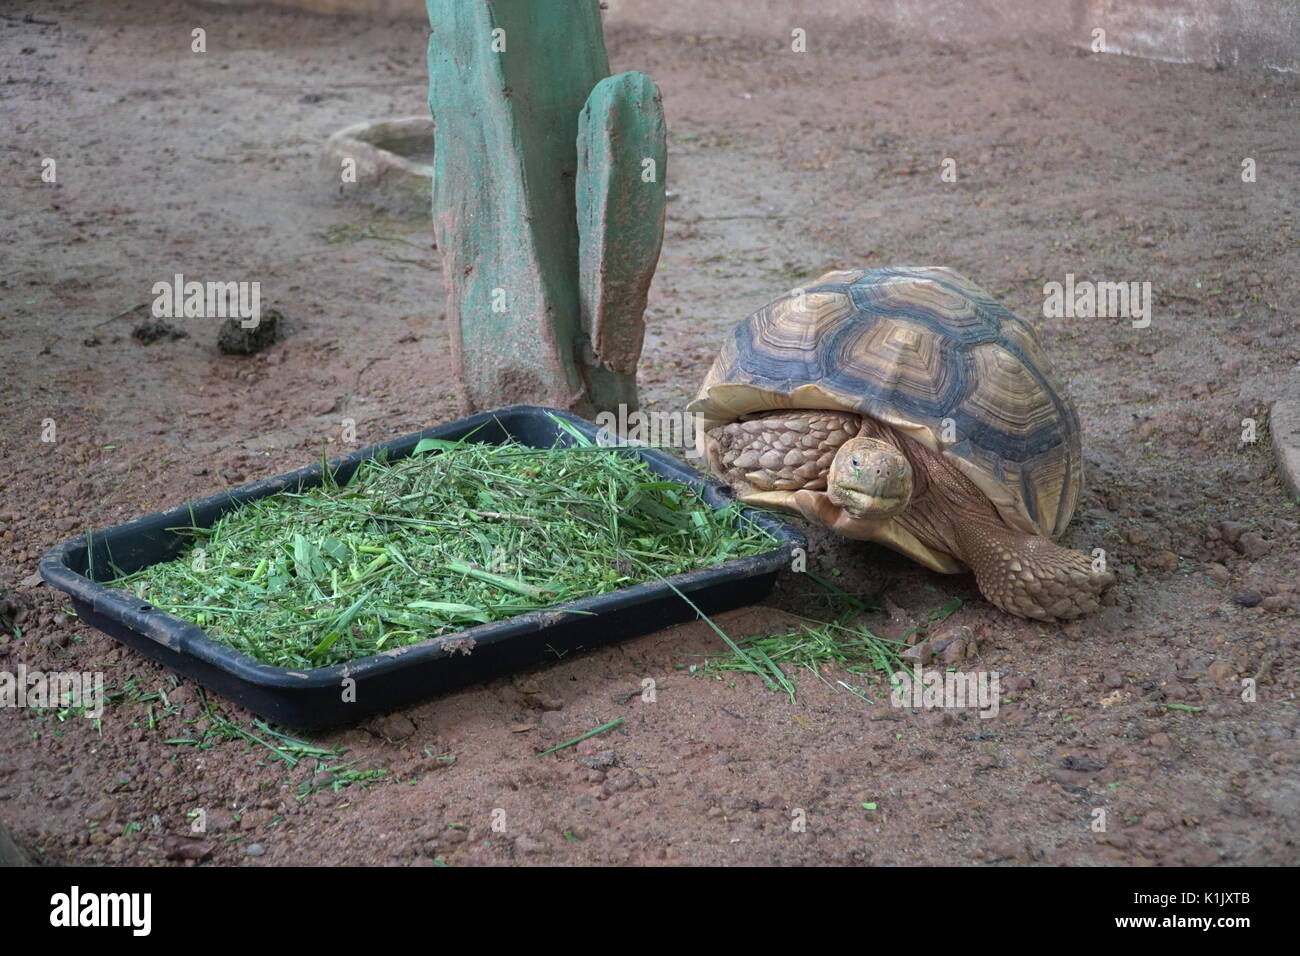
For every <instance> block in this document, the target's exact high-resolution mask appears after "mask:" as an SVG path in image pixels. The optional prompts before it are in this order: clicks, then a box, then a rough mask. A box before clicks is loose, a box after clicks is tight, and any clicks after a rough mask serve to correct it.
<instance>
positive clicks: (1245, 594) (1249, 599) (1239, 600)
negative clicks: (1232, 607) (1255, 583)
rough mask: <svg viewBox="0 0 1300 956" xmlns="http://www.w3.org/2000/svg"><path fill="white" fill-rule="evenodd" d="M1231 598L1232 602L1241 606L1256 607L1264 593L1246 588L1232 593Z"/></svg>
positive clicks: (1262, 598)
mask: <svg viewBox="0 0 1300 956" xmlns="http://www.w3.org/2000/svg"><path fill="white" fill-rule="evenodd" d="M1232 600H1233V603H1234V604H1239V605H1241V606H1242V607H1258V606H1259V604H1260V602H1262V601H1263V600H1264V595H1262V594H1260V593H1259V592H1258V591H1256V590H1254V589H1253V588H1246V589H1245V590H1243V591H1238V592H1237V593H1236V594H1234V595H1233V596H1232Z"/></svg>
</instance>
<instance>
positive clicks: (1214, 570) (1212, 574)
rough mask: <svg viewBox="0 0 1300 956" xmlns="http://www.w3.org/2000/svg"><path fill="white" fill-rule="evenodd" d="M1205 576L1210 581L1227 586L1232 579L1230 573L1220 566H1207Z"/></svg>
mask: <svg viewBox="0 0 1300 956" xmlns="http://www.w3.org/2000/svg"><path fill="white" fill-rule="evenodd" d="M1205 576H1206V577H1208V578H1209V579H1210V580H1211V581H1217V582H1219V583H1220V584H1227V583H1228V581H1229V579H1230V578H1231V577H1232V572H1230V571H1229V570H1228V569H1227V568H1225V567H1224V566H1223V565H1221V564H1207V565H1206V566H1205Z"/></svg>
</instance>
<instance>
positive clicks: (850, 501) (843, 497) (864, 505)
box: [828, 486, 910, 518]
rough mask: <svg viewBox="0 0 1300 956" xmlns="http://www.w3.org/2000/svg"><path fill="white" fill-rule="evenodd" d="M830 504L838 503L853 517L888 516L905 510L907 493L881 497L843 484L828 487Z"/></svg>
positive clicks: (907, 498)
mask: <svg viewBox="0 0 1300 956" xmlns="http://www.w3.org/2000/svg"><path fill="white" fill-rule="evenodd" d="M828 497H829V498H830V499H831V502H832V504H836V505H839V506H840V507H841V508H843V509H844V510H845V511H846V512H848V513H849V514H850V515H852V516H853V517H854V518H890V517H893V516H894V515H896V514H900V513H902V512H903V511H905V510H907V503H908V500H909V498H910V496H908V495H904V496H902V497H898V496H893V497H882V496H881V495H873V494H869V493H867V492H865V491H859V490H858V489H856V488H845V487H843V486H839V487H832V488H831V489H829V494H828Z"/></svg>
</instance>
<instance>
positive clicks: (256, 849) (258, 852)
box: [244, 843, 266, 856]
mask: <svg viewBox="0 0 1300 956" xmlns="http://www.w3.org/2000/svg"><path fill="white" fill-rule="evenodd" d="M265 853H266V847H264V846H263V845H262V844H260V843H250V844H248V846H246V847H244V855H245V856H262V855H264V854H265Z"/></svg>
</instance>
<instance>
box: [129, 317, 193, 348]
mask: <svg viewBox="0 0 1300 956" xmlns="http://www.w3.org/2000/svg"><path fill="white" fill-rule="evenodd" d="M189 337H190V333H188V332H184V331H182V330H180V329H178V328H176V326H174V325H172V324H171V323H170V322H164V321H163V320H162V319H145V320H144V321H143V322H141V323H140V324H139V325H137V326H136V327H135V328H133V329H132V330H131V338H133V339H135V340H136V341H137V342H139V343H140V344H141V345H153V344H154V343H155V342H157V341H158V340H160V339H167V340H168V341H170V342H175V341H176V340H178V339H188V338H189Z"/></svg>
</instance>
